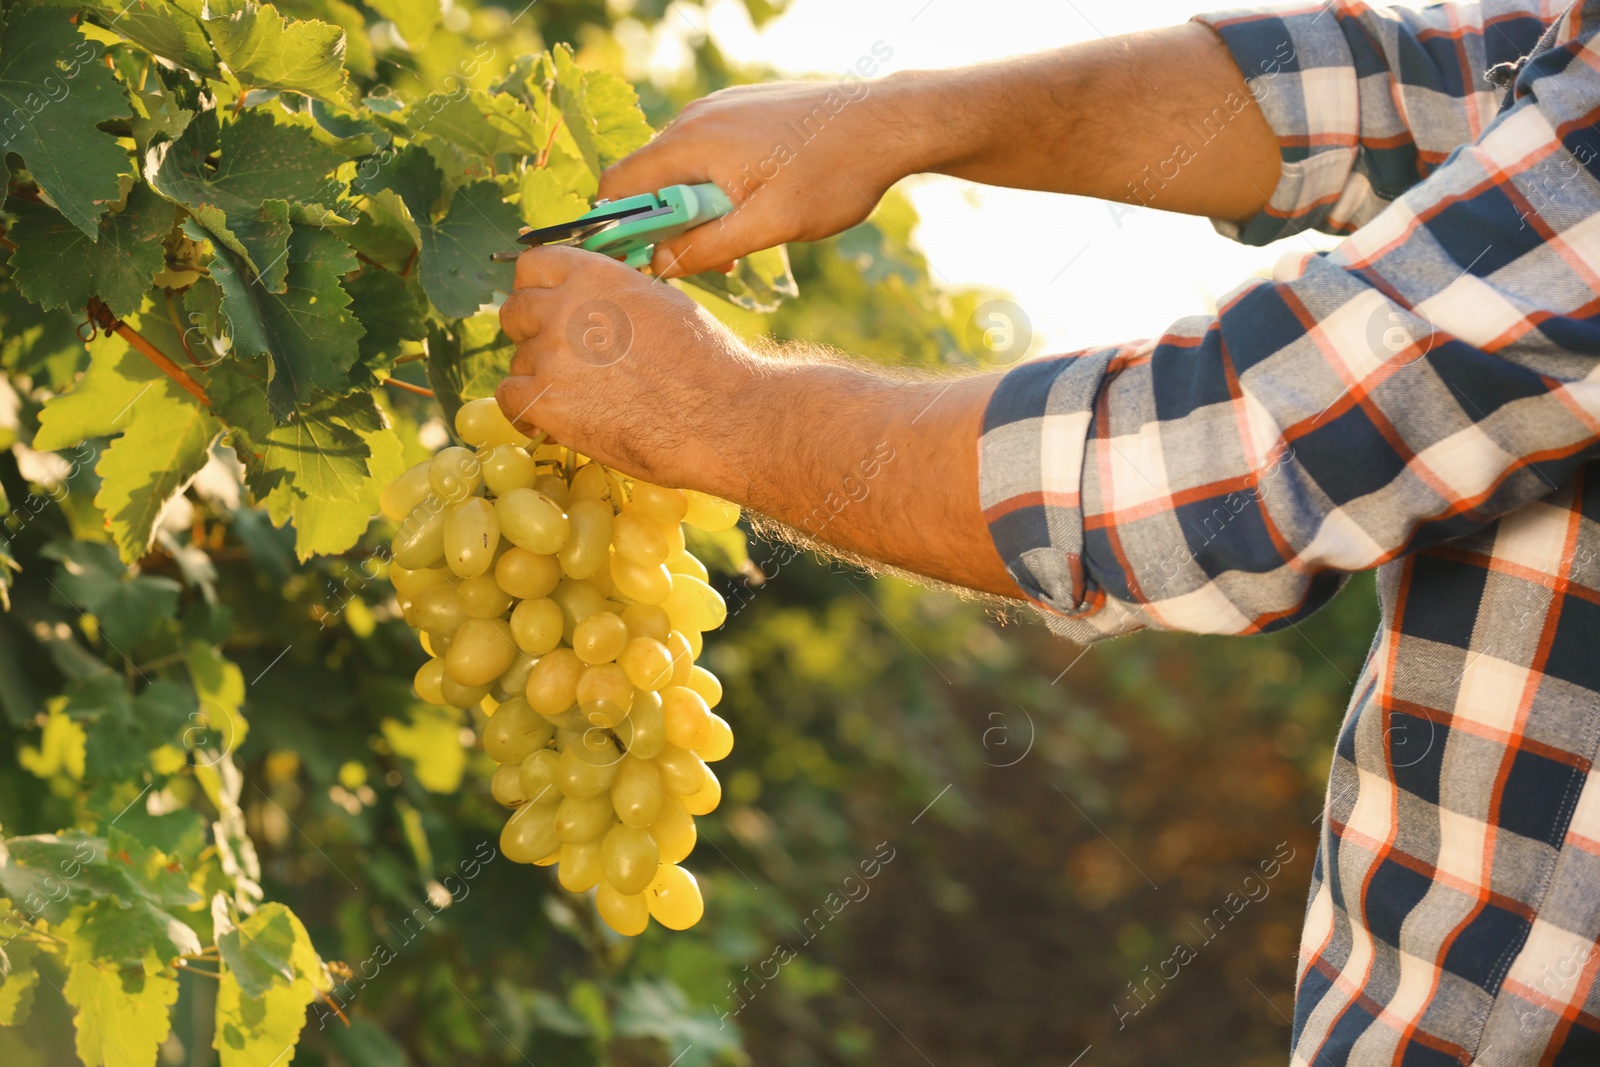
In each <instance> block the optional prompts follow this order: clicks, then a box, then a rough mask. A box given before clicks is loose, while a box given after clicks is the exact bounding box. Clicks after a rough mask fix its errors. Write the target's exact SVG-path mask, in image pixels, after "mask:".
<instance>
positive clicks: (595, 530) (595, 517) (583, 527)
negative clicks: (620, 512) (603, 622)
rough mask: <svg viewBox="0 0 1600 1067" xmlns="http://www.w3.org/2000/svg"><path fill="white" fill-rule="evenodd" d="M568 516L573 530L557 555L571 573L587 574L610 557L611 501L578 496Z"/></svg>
mask: <svg viewBox="0 0 1600 1067" xmlns="http://www.w3.org/2000/svg"><path fill="white" fill-rule="evenodd" d="M567 518H568V520H569V521H570V522H571V526H572V532H571V535H570V536H569V537H568V538H567V541H566V543H565V544H564V545H562V546H561V550H560V551H559V552H557V553H556V558H558V559H559V560H560V561H561V570H562V571H563V572H564V573H566V574H567V575H568V576H570V577H573V578H587V577H589V576H590V575H591V574H594V573H595V572H596V571H598V570H600V568H601V567H604V566H605V565H606V563H607V561H608V560H609V559H610V558H611V504H610V503H609V502H608V501H605V500H597V499H595V498H593V497H579V498H576V499H574V500H573V501H572V503H571V504H570V505H569V506H568V509H567ZM528 547H532V546H528Z"/></svg>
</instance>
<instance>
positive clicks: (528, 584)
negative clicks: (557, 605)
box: [494, 546, 561, 600]
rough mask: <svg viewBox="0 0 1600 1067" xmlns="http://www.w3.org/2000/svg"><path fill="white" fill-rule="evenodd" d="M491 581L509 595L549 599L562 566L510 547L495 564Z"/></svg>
mask: <svg viewBox="0 0 1600 1067" xmlns="http://www.w3.org/2000/svg"><path fill="white" fill-rule="evenodd" d="M494 580H495V583H496V584H498V585H499V586H500V588H501V589H503V590H505V592H506V593H507V595H509V596H514V597H516V598H517V599H518V600H537V599H539V598H540V597H546V596H549V595H550V591H551V590H553V589H554V588H555V587H556V583H557V582H559V581H561V564H560V563H558V562H556V558H555V557H554V556H541V555H539V554H538V553H536V552H529V551H528V550H527V549H525V548H519V547H516V546H512V547H511V548H509V549H507V550H506V553H505V555H503V556H501V557H500V558H499V559H498V560H496V561H495V565H494Z"/></svg>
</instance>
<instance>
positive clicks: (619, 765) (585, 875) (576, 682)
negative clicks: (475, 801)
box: [381, 399, 739, 935]
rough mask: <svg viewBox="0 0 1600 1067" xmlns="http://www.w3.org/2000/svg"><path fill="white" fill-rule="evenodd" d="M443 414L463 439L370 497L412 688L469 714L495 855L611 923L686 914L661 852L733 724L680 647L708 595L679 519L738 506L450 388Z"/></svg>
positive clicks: (679, 840) (692, 641) (686, 903)
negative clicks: (612, 459)
mask: <svg viewBox="0 0 1600 1067" xmlns="http://www.w3.org/2000/svg"><path fill="white" fill-rule="evenodd" d="M456 432H457V434H458V436H459V437H460V438H461V440H462V441H464V442H466V443H467V444H468V445H471V446H472V447H471V448H462V447H450V448H445V449H443V450H441V451H440V452H439V453H438V454H437V455H435V456H434V457H433V459H431V460H429V461H428V462H425V463H420V464H418V465H417V466H415V467H413V468H411V469H410V470H409V471H407V472H406V473H405V474H403V475H401V476H400V477H399V478H397V479H395V481H394V482H392V483H391V484H390V485H389V486H388V487H386V488H385V489H384V491H383V495H382V498H381V506H382V509H383V513H384V514H385V515H386V516H388V517H389V518H390V519H392V520H393V521H395V522H396V523H398V524H399V531H398V533H397V534H396V535H395V538H394V544H393V556H392V559H391V562H390V567H389V577H390V580H391V581H392V582H393V583H394V587H395V590H396V592H397V593H398V594H399V598H400V606H401V609H402V610H403V612H404V614H405V618H406V621H407V622H408V623H410V624H411V625H412V626H414V627H416V628H417V629H418V630H420V631H421V632H422V633H421V638H422V646H423V648H424V649H425V650H426V651H427V652H428V654H429V655H430V656H431V657H432V658H431V659H429V660H428V662H427V663H425V664H423V665H422V667H421V669H420V670H418V671H417V674H416V679H415V685H416V690H417V693H418V694H419V695H420V696H421V697H422V699H424V700H426V701H429V702H431V703H434V704H440V705H446V704H449V705H454V706H456V707H458V708H472V707H477V706H480V705H481V706H482V707H483V708H484V710H485V711H487V712H488V713H489V721H488V724H487V725H486V726H485V728H484V730H483V747H484V750H485V751H487V752H488V753H489V755H490V756H491V757H493V758H494V760H495V761H496V762H497V763H499V765H500V766H499V768H498V769H497V770H496V771H495V774H494V778H493V779H492V780H491V782H490V791H491V792H492V793H493V794H494V797H495V799H496V800H498V801H499V802H500V803H502V804H504V805H506V806H507V807H509V808H512V809H513V812H512V815H511V817H510V819H508V820H507V822H506V824H505V828H504V830H503V831H502V832H501V835H500V848H501V851H502V852H503V853H504V854H505V855H506V856H507V858H509V859H511V860H513V861H515V862H517V863H532V864H536V865H539V866H550V865H552V864H559V867H558V869H557V877H558V879H559V880H560V883H561V885H562V886H563V887H565V888H566V889H567V890H569V891H571V892H573V893H583V892H587V891H588V890H590V889H594V890H595V891H596V893H595V906H596V908H597V909H598V911H599V913H600V917H601V918H602V919H603V920H605V922H606V924H607V925H608V926H610V927H611V928H612V929H613V930H616V931H617V932H618V933H620V934H627V935H633V934H638V933H641V932H643V930H644V929H645V927H646V926H647V925H649V921H650V918H651V916H654V917H655V919H656V921H657V922H659V923H661V925H663V926H666V927H668V928H670V929H673V930H683V929H687V928H688V927H690V926H693V925H694V924H695V923H696V922H698V921H699V919H700V916H701V914H702V912H703V911H704V910H705V906H704V902H703V901H702V899H701V896H700V888H699V885H698V884H697V883H696V881H695V878H694V876H693V875H692V874H690V873H689V872H688V871H687V870H685V869H684V868H683V867H681V866H680V864H681V863H682V862H683V861H684V860H685V859H686V858H687V857H688V855H689V853H690V852H691V851H692V850H693V848H694V844H695V826H694V816H696V815H705V814H707V813H709V812H710V811H712V810H713V809H714V808H716V806H717V803H718V802H719V801H720V800H721V798H722V787H721V785H720V784H719V783H718V781H717V776H716V775H715V774H714V773H712V771H711V768H710V767H708V766H707V764H709V763H715V762H716V761H717V760H720V759H723V758H724V757H726V756H727V755H728V753H729V752H730V751H731V750H732V748H733V731H732V730H731V729H730V728H729V727H728V724H727V722H725V721H724V720H723V719H722V718H721V717H720V716H718V715H717V714H716V713H715V712H713V711H712V710H711V709H713V708H714V707H716V706H717V703H718V701H719V700H720V699H721V698H722V685H721V683H720V682H718V681H717V678H716V676H715V675H713V674H712V673H711V672H710V671H708V670H706V669H705V668H704V667H700V666H697V665H696V664H695V662H694V661H695V659H696V658H697V657H698V656H699V655H700V650H701V641H702V639H701V634H702V633H703V632H705V631H707V630H714V629H716V628H717V627H718V626H721V625H722V622H723V620H724V619H725V618H726V617H727V608H726V606H725V605H724V604H723V601H722V597H721V596H719V595H718V594H717V592H716V591H715V590H714V589H712V588H711V586H709V585H708V584H706V583H707V574H706V568H705V566H704V565H703V564H701V562H700V561H699V560H697V559H695V557H694V556H693V555H691V554H690V553H689V552H688V551H686V550H685V547H684V536H683V523H685V522H687V523H689V524H691V525H694V526H697V527H700V528H701V529H705V530H711V531H716V530H725V529H728V528H729V527H731V526H732V525H733V524H734V523H736V522H737V521H738V519H739V509H738V508H737V507H736V506H734V505H732V504H728V503H726V502H724V501H721V500H717V499H716V498H714V497H710V496H706V495H705V494H702V493H696V492H693V491H686V490H679V489H668V488H664V487H662V486H659V485H651V484H649V483H648V482H643V481H639V480H637V479H633V480H627V479H623V478H620V477H618V476H617V475H616V473H614V472H612V471H609V470H607V469H606V468H604V467H603V466H601V465H600V464H599V463H595V462H592V461H586V460H585V459H584V457H582V456H578V455H576V454H574V453H572V452H571V451H569V450H568V449H566V448H562V447H560V446H557V445H550V444H539V445H536V444H535V443H534V442H533V441H531V440H529V439H528V438H527V437H524V436H523V435H522V434H520V433H518V432H517V430H516V429H515V428H514V427H512V425H511V424H510V423H509V422H508V421H506V418H505V416H504V415H502V414H501V412H500V409H499V407H498V406H497V405H496V403H495V401H494V400H493V399H484V400H473V401H470V402H468V403H466V404H464V405H462V407H461V409H460V411H459V413H458V414H457V415H456Z"/></svg>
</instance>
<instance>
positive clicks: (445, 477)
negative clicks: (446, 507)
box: [428, 445, 483, 504]
mask: <svg viewBox="0 0 1600 1067" xmlns="http://www.w3.org/2000/svg"><path fill="white" fill-rule="evenodd" d="M428 482H429V484H430V485H431V486H432V487H433V491H434V492H435V493H437V494H438V495H439V498H440V499H441V500H444V501H447V502H449V503H452V504H458V503H460V502H461V501H463V500H465V499H467V497H469V496H472V495H473V494H475V493H476V492H477V491H478V490H479V489H482V488H483V467H482V465H481V464H479V463H478V457H477V456H476V455H474V454H473V452H472V450H471V449H470V448H462V447H461V446H460V445H452V446H451V447H449V448H442V449H440V450H439V451H438V453H437V454H436V455H435V456H434V457H433V462H432V463H431V464H430V465H429V467H428Z"/></svg>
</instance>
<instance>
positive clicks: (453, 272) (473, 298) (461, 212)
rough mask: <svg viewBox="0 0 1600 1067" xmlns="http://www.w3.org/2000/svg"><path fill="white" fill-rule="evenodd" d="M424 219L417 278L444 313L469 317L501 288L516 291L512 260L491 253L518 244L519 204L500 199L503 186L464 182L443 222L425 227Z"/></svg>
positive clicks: (450, 316) (519, 227) (456, 316)
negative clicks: (504, 260) (497, 258)
mask: <svg viewBox="0 0 1600 1067" xmlns="http://www.w3.org/2000/svg"><path fill="white" fill-rule="evenodd" d="M422 221H423V220H421V219H418V220H417V222H418V225H419V228H420V229H421V231H422V252H421V255H420V256H419V257H418V259H417V279H418V281H420V282H421V283H422V288H423V291H424V292H426V293H427V294H428V299H429V300H431V301H433V306H434V307H436V308H438V309H439V313H440V314H442V315H444V316H445V317H446V318H452V319H461V318H466V317H467V316H469V315H472V314H474V313H475V312H476V311H477V310H478V308H479V307H480V306H481V305H483V304H487V303H490V302H491V301H492V300H493V299H494V294H495V291H496V290H499V291H500V292H507V293H508V292H510V291H511V283H512V279H513V276H514V274H515V271H514V269H513V265H512V264H511V263H495V262H492V261H491V260H490V259H489V257H490V255H492V254H493V253H495V252H504V251H507V250H514V249H516V247H517V243H516V241H517V235H518V234H519V233H521V232H522V221H521V220H520V219H519V218H518V217H517V209H516V208H515V207H513V206H512V205H510V204H508V203H506V202H505V200H504V199H502V198H501V196H500V187H499V186H498V185H496V184H495V183H494V182H492V181H476V182H472V183H470V184H468V185H464V186H462V187H461V188H460V189H457V190H456V194H455V196H454V197H453V198H452V199H451V201H450V210H449V211H448V212H447V213H446V214H445V217H444V220H443V221H442V222H440V223H438V224H429V225H426V226H423V225H421V223H422Z"/></svg>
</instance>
